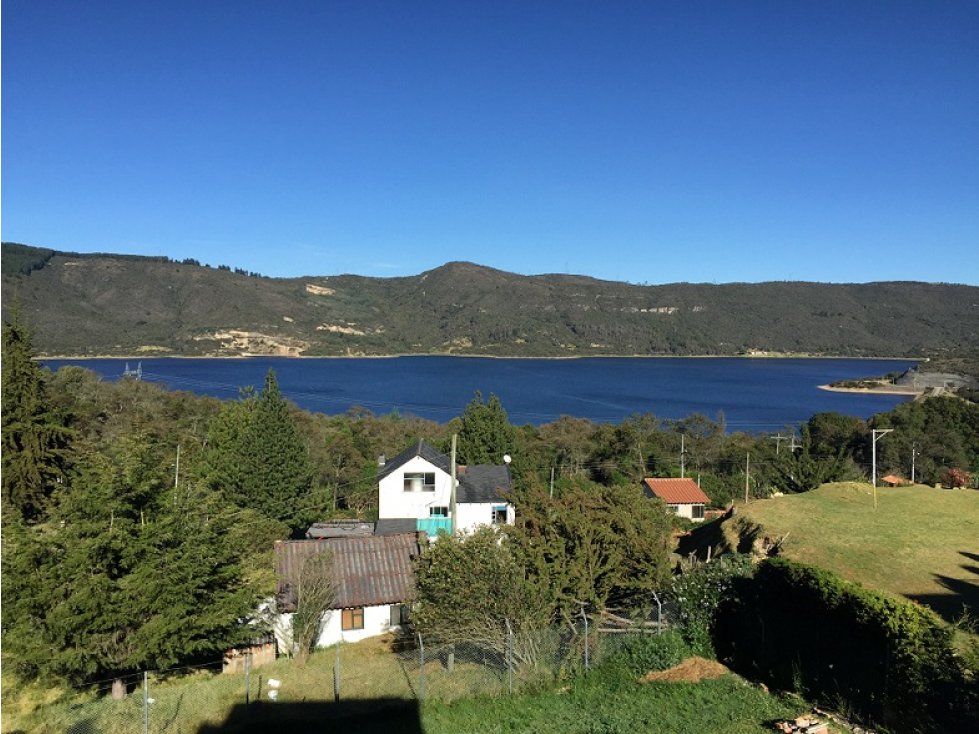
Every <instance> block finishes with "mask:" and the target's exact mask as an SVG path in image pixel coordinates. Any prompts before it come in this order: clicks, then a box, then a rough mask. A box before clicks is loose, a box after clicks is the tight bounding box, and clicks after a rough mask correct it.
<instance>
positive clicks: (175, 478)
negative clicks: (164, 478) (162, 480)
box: [173, 443, 180, 489]
mask: <svg viewBox="0 0 979 734" xmlns="http://www.w3.org/2000/svg"><path fill="white" fill-rule="evenodd" d="M179 481H180V444H179V443H178V444H177V470H176V471H175V472H174V473H173V488H174V489H176V488H177V483H178V482H179Z"/></svg>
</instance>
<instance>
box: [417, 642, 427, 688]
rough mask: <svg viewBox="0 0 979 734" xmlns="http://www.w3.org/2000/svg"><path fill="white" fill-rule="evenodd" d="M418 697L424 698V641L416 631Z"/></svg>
mask: <svg viewBox="0 0 979 734" xmlns="http://www.w3.org/2000/svg"><path fill="white" fill-rule="evenodd" d="M418 699H419V700H420V701H424V700H425V641H424V640H423V639H422V633H421V632H419V633H418Z"/></svg>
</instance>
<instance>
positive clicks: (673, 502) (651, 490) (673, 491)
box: [643, 477, 710, 522]
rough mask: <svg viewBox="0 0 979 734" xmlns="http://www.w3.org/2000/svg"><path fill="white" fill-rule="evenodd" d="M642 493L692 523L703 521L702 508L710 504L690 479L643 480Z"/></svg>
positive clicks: (707, 498) (708, 499)
mask: <svg viewBox="0 0 979 734" xmlns="http://www.w3.org/2000/svg"><path fill="white" fill-rule="evenodd" d="M643 491H644V492H645V494H646V496H647V497H656V498H658V499H661V500H663V502H665V503H666V505H667V507H669V508H670V509H671V510H673V512H675V513H676V514H677V515H679V516H680V517H685V518H687V519H689V520H693V521H694V522H700V521H702V520H703V519H704V508H705V507H706V506H707V504H708V503H710V498H709V497H708V496H707V495H706V494H704V492H703V490H702V489H701V488H700V487H698V486H697V483H696V482H695V481H694V480H692V479H690V478H683V479H678V478H675V477H668V478H652V479H644V480H643Z"/></svg>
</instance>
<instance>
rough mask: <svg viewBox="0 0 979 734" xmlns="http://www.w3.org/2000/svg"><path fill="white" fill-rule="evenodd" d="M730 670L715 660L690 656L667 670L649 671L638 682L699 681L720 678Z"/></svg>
mask: <svg viewBox="0 0 979 734" xmlns="http://www.w3.org/2000/svg"><path fill="white" fill-rule="evenodd" d="M730 672H731V671H730V670H728V669H727V668H726V667H725V666H723V665H721V664H720V663H719V662H717V661H716V660H707V659H706V658H698V657H692V658H687V659H686V660H684V661H683V662H682V663H680V664H679V665H674V666H673V667H672V668H670V669H669V670H656V671H650V672H649V673H646V675H644V676H643V677H642V678H640V679H639V682H640V683H655V682H657V681H667V682H669V683H699V682H700V681H701V680H703V679H705V678H708V679H710V678H720V677H721V676H723V675H726V674H727V673H730Z"/></svg>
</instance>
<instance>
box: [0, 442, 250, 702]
mask: <svg viewBox="0 0 979 734" xmlns="http://www.w3.org/2000/svg"><path fill="white" fill-rule="evenodd" d="M164 455H165V451H164V450H163V449H162V448H161V447H160V446H159V445H158V444H156V443H154V442H153V440H152V439H150V438H148V437H147V436H145V435H144V434H140V435H136V436H132V437H129V438H127V439H126V441H125V442H123V443H120V444H118V445H117V446H115V447H114V448H113V449H111V450H109V451H106V452H100V453H95V452H90V453H86V454H85V455H84V456H81V457H79V461H78V464H77V466H76V467H75V470H74V472H73V476H72V486H71V490H70V491H66V492H59V493H58V495H57V502H56V503H55V504H54V506H53V508H52V517H51V519H52V520H53V522H49V523H46V524H44V525H38V526H33V527H32V526H28V525H26V524H24V523H11V524H10V525H8V528H7V529H5V533H4V536H5V537H4V543H5V547H4V556H3V586H4V591H6V592H8V595H7V598H5V599H4V602H5V608H4V615H3V644H4V659H5V662H8V661H9V662H11V663H13V665H14V667H15V668H16V669H17V670H18V672H19V673H20V674H21V675H22V676H24V677H26V678H35V677H36V678H42V679H46V680H60V681H66V682H69V683H72V684H80V683H87V682H90V681H92V680H97V679H102V678H106V677H109V676H121V675H124V674H128V673H133V672H135V671H138V670H145V669H159V668H166V667H170V666H173V665H176V664H179V663H181V662H188V661H192V660H200V659H202V658H204V659H212V660H213V659H215V658H217V657H219V656H220V654H221V652H222V651H223V650H225V649H227V648H228V647H229V646H231V645H233V644H235V643H237V642H240V641H241V640H242V639H243V638H245V637H247V636H249V635H251V634H253V633H254V632H253V630H251V629H250V628H248V627H247V626H246V625H242V624H241V621H240V620H241V619H243V618H246V617H247V616H248V615H249V614H250V613H252V612H253V611H254V608H255V603H256V602H257V600H258V598H259V594H258V592H257V589H256V587H255V585H254V582H252V581H249V580H248V579H247V576H246V570H245V568H244V567H243V565H242V563H241V559H240V555H241V553H240V548H236V547H234V544H233V541H232V537H233V533H232V532H231V531H232V529H233V526H232V516H233V515H232V511H233V508H232V507H231V506H230V505H228V503H227V502H224V501H223V500H221V498H220V496H219V495H218V494H217V493H213V492H208V491H206V490H202V489H199V488H197V487H195V485H194V484H193V483H182V484H181V485H180V486H179V487H174V486H173V485H172V482H171V479H170V476H169V467H168V465H167V463H166V461H165V460H163V461H161V459H163V457H164ZM8 531H9V532H8Z"/></svg>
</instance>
